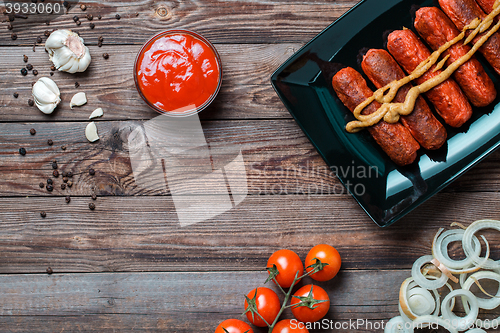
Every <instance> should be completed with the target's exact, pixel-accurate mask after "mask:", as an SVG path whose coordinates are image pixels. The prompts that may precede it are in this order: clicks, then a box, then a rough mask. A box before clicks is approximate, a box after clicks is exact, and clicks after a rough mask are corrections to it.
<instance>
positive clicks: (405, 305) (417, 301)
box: [399, 277, 440, 320]
mask: <svg viewBox="0 0 500 333" xmlns="http://www.w3.org/2000/svg"><path fill="white" fill-rule="evenodd" d="M432 292H433V293H434V298H433V297H432V295H431V293H430V292H429V291H428V290H427V289H424V288H421V287H418V286H417V284H416V283H415V281H414V280H413V278H412V277H410V278H408V279H406V280H405V281H404V282H403V283H402V284H401V288H400V289H399V306H400V311H399V312H400V314H401V316H402V317H403V318H408V320H415V319H416V318H417V317H419V316H422V315H428V314H434V315H437V314H438V313H439V304H440V297H439V293H438V292H437V290H436V289H434V290H432ZM433 311H434V313H433Z"/></svg>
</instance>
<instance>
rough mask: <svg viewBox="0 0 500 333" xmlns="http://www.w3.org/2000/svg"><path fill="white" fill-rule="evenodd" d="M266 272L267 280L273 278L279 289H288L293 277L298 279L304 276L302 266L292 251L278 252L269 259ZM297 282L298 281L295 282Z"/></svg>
mask: <svg viewBox="0 0 500 333" xmlns="http://www.w3.org/2000/svg"><path fill="white" fill-rule="evenodd" d="M274 267H276V269H277V271H276V270H275V269H274ZM267 270H268V271H269V274H270V276H269V279H268V280H271V279H272V278H273V277H275V278H276V281H277V282H278V284H279V285H280V286H281V287H283V288H290V286H291V285H292V283H293V280H294V279H295V276H297V277H300V276H302V275H303V274H304V265H303V264H302V260H300V257H299V256H298V255H297V253H295V252H293V251H292V250H278V251H276V252H274V253H273V254H272V255H271V256H270V257H269V260H268V261H267ZM299 281H300V279H298V280H297V281H296V282H299Z"/></svg>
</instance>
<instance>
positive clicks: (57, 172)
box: [52, 170, 59, 178]
mask: <svg viewBox="0 0 500 333" xmlns="http://www.w3.org/2000/svg"><path fill="white" fill-rule="evenodd" d="M52 176H54V177H56V178H57V177H59V171H57V170H54V171H52Z"/></svg>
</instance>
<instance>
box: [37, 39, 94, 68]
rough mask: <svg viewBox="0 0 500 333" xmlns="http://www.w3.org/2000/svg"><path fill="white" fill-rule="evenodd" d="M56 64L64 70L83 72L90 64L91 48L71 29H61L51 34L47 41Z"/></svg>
mask: <svg viewBox="0 0 500 333" xmlns="http://www.w3.org/2000/svg"><path fill="white" fill-rule="evenodd" d="M45 49H46V50H47V52H49V57H50V60H51V61H52V62H53V63H54V66H55V67H56V68H57V69H58V70H60V71H64V72H68V73H76V72H83V71H85V70H86V69H87V67H89V65H90V52H89V48H88V47H86V46H85V44H83V39H82V38H81V37H80V36H78V35H77V34H76V33H74V32H72V31H71V30H66V29H60V30H56V31H54V32H53V33H51V34H50V36H49V38H47V41H46V42H45Z"/></svg>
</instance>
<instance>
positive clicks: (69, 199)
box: [64, 195, 71, 203]
mask: <svg viewBox="0 0 500 333" xmlns="http://www.w3.org/2000/svg"><path fill="white" fill-rule="evenodd" d="M64 200H66V203H70V201H71V197H70V196H69V195H68V196H67V197H66V198H64Z"/></svg>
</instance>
